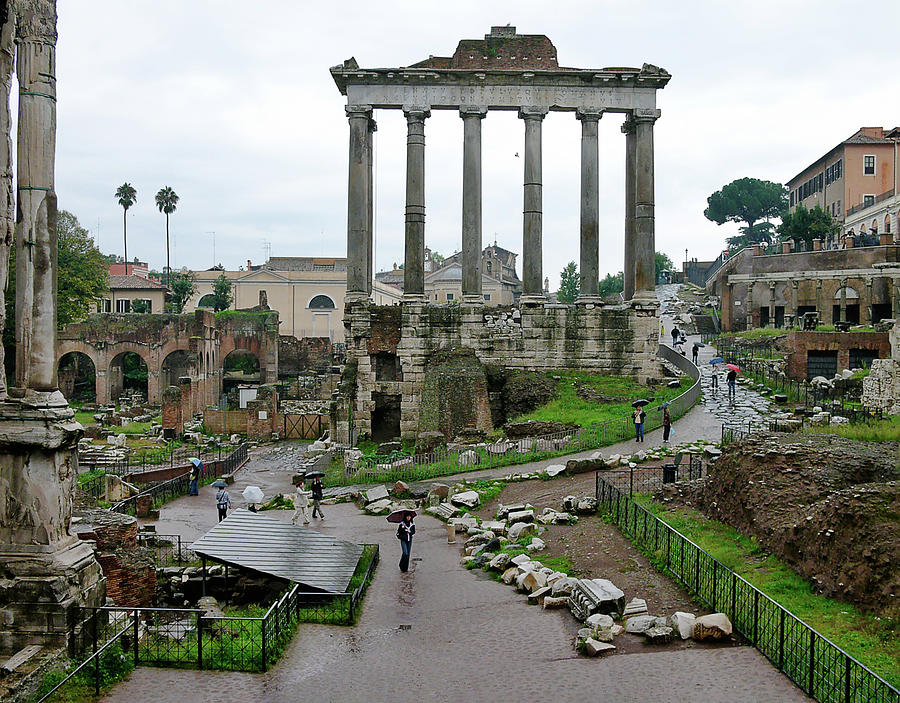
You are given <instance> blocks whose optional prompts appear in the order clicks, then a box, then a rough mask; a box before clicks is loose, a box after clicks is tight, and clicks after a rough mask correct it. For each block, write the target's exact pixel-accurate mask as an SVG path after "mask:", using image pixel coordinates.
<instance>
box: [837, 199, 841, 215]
mask: <svg viewBox="0 0 900 703" xmlns="http://www.w3.org/2000/svg"><path fill="white" fill-rule="evenodd" d="M837 214H838V215H840V214H841V201H840V200H838V201H837Z"/></svg>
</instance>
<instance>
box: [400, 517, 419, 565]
mask: <svg viewBox="0 0 900 703" xmlns="http://www.w3.org/2000/svg"><path fill="white" fill-rule="evenodd" d="M414 534H416V525H415V523H414V522H413V516H412V513H406V514H405V515H404V516H403V522H401V523H400V524H399V525H398V526H397V539H399V540H400V571H404V572H405V571H408V570H409V553H410V550H411V549H412V538H413V535H414Z"/></svg>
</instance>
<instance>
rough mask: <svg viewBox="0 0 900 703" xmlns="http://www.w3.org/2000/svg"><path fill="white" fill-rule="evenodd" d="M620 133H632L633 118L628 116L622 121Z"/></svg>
mask: <svg viewBox="0 0 900 703" xmlns="http://www.w3.org/2000/svg"><path fill="white" fill-rule="evenodd" d="M622 134H634V120H632V119H631V118H630V117H629V118H628V119H626V120H625V121H624V122H623V123H622Z"/></svg>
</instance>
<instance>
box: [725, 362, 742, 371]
mask: <svg viewBox="0 0 900 703" xmlns="http://www.w3.org/2000/svg"><path fill="white" fill-rule="evenodd" d="M725 368H726V369H731V370H732V371H738V372H740V370H741V367H740V366H736V365H735V364H725Z"/></svg>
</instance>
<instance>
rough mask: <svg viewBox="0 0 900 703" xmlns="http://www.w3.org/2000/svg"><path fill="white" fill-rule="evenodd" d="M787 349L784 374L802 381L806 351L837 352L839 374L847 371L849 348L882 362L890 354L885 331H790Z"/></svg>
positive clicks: (804, 373) (804, 376)
mask: <svg viewBox="0 0 900 703" xmlns="http://www.w3.org/2000/svg"><path fill="white" fill-rule="evenodd" d="M787 349H788V355H787V375H788V376H789V377H791V378H795V379H801V380H802V379H805V378H806V364H807V352H809V351H836V352H837V353H838V354H837V365H838V371H839V372H840V371H843V370H844V369H849V368H850V350H851V349H870V350H872V351H874V352H877V354H878V356H879V358H881V359H885V358H888V357H890V355H891V343H890V340H889V338H888V334H887V333H886V332H792V333H791V334H790V335H789V336H788V341H787Z"/></svg>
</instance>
